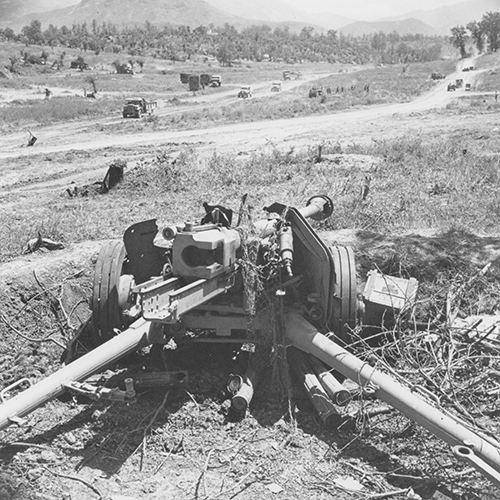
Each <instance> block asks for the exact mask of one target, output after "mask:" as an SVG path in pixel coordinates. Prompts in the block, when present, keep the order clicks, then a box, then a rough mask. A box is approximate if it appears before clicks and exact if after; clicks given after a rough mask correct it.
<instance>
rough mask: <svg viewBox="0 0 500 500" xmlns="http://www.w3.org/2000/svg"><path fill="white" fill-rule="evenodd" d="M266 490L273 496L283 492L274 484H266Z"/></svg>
mask: <svg viewBox="0 0 500 500" xmlns="http://www.w3.org/2000/svg"><path fill="white" fill-rule="evenodd" d="M266 488H267V489H268V490H269V491H270V492H271V493H274V494H275V495H277V494H278V493H281V492H282V491H284V490H283V488H282V487H281V486H280V485H279V484H276V483H271V484H266Z"/></svg>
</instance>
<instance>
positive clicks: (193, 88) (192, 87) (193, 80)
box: [188, 75, 201, 92]
mask: <svg viewBox="0 0 500 500" xmlns="http://www.w3.org/2000/svg"><path fill="white" fill-rule="evenodd" d="M188 86H189V91H190V92H197V91H198V90H200V88H201V81H200V75H189V79H188Z"/></svg>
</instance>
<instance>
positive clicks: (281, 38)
mask: <svg viewBox="0 0 500 500" xmlns="http://www.w3.org/2000/svg"><path fill="white" fill-rule="evenodd" d="M0 40H8V41H18V42H22V43H25V44H26V45H49V46H62V47H68V48H78V49H81V50H82V51H93V52H94V53H95V54H99V53H100V52H103V51H106V52H112V53H116V54H119V53H125V54H128V55H130V56H140V57H143V56H153V57H158V58H162V59H170V60H172V61H185V60H189V59H191V58H192V57H193V56H196V55H204V56H206V57H213V58H216V59H217V60H218V61H219V62H220V63H221V64H223V65H230V64H232V62H234V61H235V60H252V61H267V60H269V61H278V62H279V61H283V62H287V63H294V62H300V61H312V62H317V61H327V62H330V63H335V62H340V63H355V64H361V63H366V62H370V61H376V62H380V63H399V62H401V63H408V62H425V61H431V60H435V59H437V58H439V57H440V53H441V49H442V46H443V43H445V40H444V39H443V38H442V37H429V36H424V35H404V36H401V35H399V34H398V33H390V34H385V33H382V32H380V33H376V34H373V35H365V36H361V37H353V36H349V35H344V34H343V33H341V32H337V31H335V30H329V31H328V32H326V33H317V32H315V30H314V28H312V27H305V28H303V29H302V30H301V31H300V32H298V33H295V32H292V31H290V30H289V28H288V27H286V26H285V27H276V28H274V29H273V28H271V27H269V26H266V25H263V26H252V27H248V28H244V29H242V30H237V29H236V28H235V27H234V26H231V25H229V24H225V25H224V26H223V27H215V26H213V25H208V26H199V27H197V28H190V27H188V26H157V25H153V24H151V23H146V24H144V25H141V26H123V27H121V26H120V27H119V26H116V25H114V24H112V23H109V22H108V23H98V22H97V21H95V20H94V21H93V22H92V23H90V25H87V24H86V23H82V24H74V25H72V26H71V27H68V26H61V27H56V26H54V25H52V24H51V25H49V26H48V27H47V28H46V29H44V30H43V29H42V26H41V23H40V21H37V20H34V21H32V22H31V23H30V24H29V25H27V26H24V27H23V28H22V29H21V30H20V32H19V33H15V32H14V31H13V30H12V29H11V28H4V29H0Z"/></svg>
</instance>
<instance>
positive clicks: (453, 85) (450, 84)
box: [448, 83, 457, 92]
mask: <svg viewBox="0 0 500 500" xmlns="http://www.w3.org/2000/svg"><path fill="white" fill-rule="evenodd" d="M453 90H457V87H456V86H455V84H454V83H449V84H448V92H452V91H453Z"/></svg>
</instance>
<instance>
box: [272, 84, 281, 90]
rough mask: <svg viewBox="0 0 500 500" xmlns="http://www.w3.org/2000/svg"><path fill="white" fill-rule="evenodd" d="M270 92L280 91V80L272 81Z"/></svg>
mask: <svg viewBox="0 0 500 500" xmlns="http://www.w3.org/2000/svg"><path fill="white" fill-rule="evenodd" d="M271 92H281V82H273V84H272V86H271Z"/></svg>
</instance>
